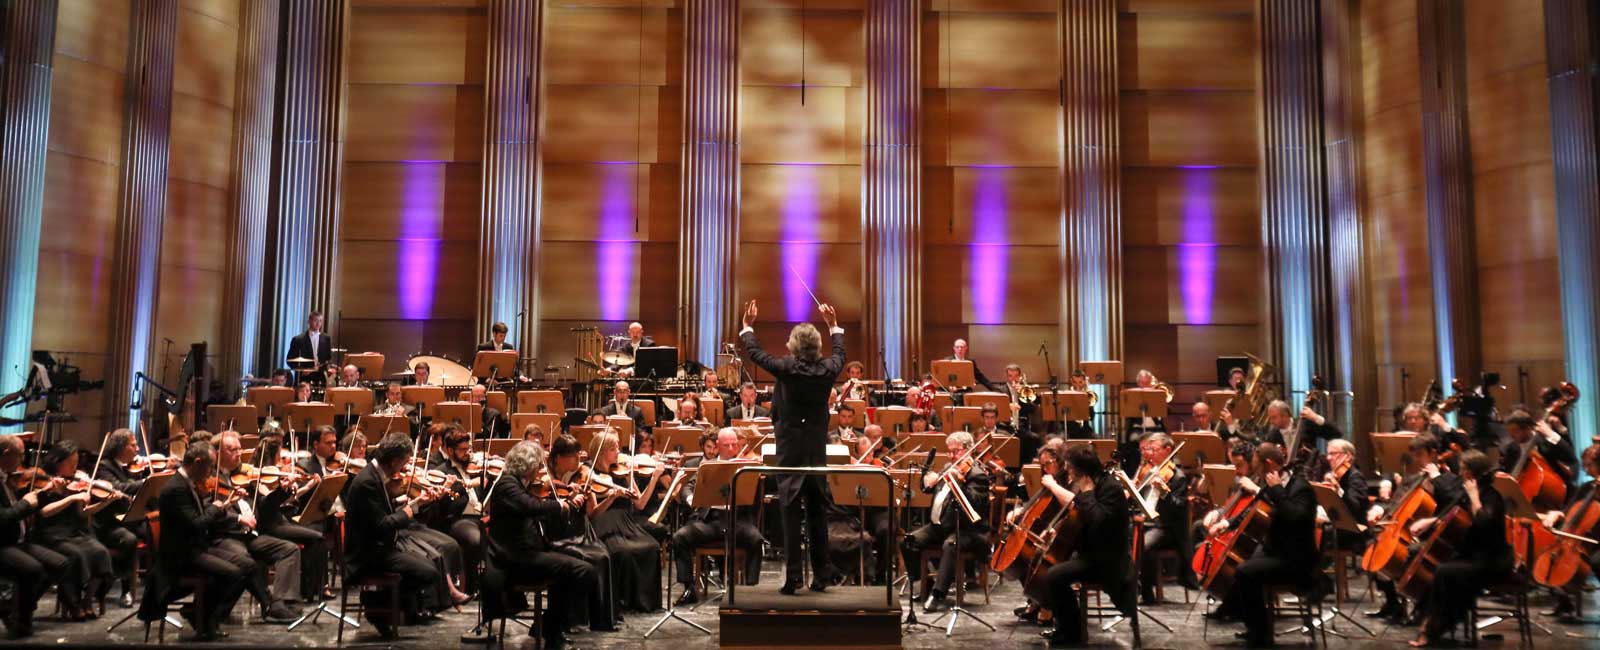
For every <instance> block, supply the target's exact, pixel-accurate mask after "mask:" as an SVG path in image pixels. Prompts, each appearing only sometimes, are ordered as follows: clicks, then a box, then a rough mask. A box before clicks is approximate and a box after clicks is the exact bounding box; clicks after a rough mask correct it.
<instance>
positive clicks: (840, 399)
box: [828, 361, 872, 409]
mask: <svg viewBox="0 0 1600 650" xmlns="http://www.w3.org/2000/svg"><path fill="white" fill-rule="evenodd" d="M865 371H866V366H864V365H862V364H861V362H860V361H851V362H850V363H847V364H844V383H842V384H839V386H838V387H836V388H834V389H833V394H832V396H831V398H830V399H829V400H828V404H829V405H831V406H833V407H834V408H835V409H837V408H839V406H840V405H841V404H844V401H845V400H847V399H852V400H861V401H863V402H865V401H867V400H868V399H869V398H870V397H871V396H872V387H871V386H868V385H867V384H866V380H864V379H863V378H862V374H863V373H864V372H865Z"/></svg>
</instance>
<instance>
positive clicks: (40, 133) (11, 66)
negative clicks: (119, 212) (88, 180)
mask: <svg viewBox="0 0 1600 650" xmlns="http://www.w3.org/2000/svg"><path fill="white" fill-rule="evenodd" d="M0 12H4V14H5V15H4V16H0V161H4V162H3V163H0V368H18V369H22V368H27V367H28V363H29V361H30V352H31V348H32V347H33V303H34V293H35V291H34V290H35V288H36V287H37V286H38V280H39V228H40V226H41V224H42V223H43V220H44V201H43V200H44V168H45V151H46V144H47V142H48V140H49V131H50V80H51V78H52V76H53V72H54V68H52V64H53V63H54V60H55V39H56V0H16V1H15V2H11V3H8V4H7V5H5V6H4V7H0ZM25 377H26V375H25V373H18V372H3V373H0V394H7V393H11V392H13V391H16V390H17V389H20V388H22V384H23V382H24V381H25ZM21 412H22V406H21V405H18V406H17V407H15V408H12V409H7V412H6V413H4V415H5V416H7V417H17V416H18V414H20V413H21ZM0 431H5V429H3V428H0Z"/></svg>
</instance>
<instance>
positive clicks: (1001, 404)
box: [961, 392, 1011, 422]
mask: <svg viewBox="0 0 1600 650" xmlns="http://www.w3.org/2000/svg"><path fill="white" fill-rule="evenodd" d="M989 404H993V405H994V408H995V410H997V411H999V412H1000V413H999V415H1000V420H999V421H1001V422H1010V421H1011V397H1010V396H1008V395H1006V394H1005V393H979V392H974V393H967V394H966V395H963V396H961V405H962V406H967V407H974V406H975V407H978V408H979V409H980V410H981V409H982V408H983V407H984V406H986V405H989Z"/></svg>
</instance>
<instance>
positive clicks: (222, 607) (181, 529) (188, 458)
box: [139, 442, 255, 641]
mask: <svg viewBox="0 0 1600 650" xmlns="http://www.w3.org/2000/svg"><path fill="white" fill-rule="evenodd" d="M215 468H216V457H215V456H214V455H213V454H212V451H211V445H210V444H209V443H206V442H195V443H194V444H191V445H189V448H188V449H187V450H185V451H184V453H183V467H182V468H181V469H179V470H178V471H177V473H176V474H175V475H174V476H173V477H172V479H171V480H168V481H167V484H166V485H165V486H163V487H162V488H161V496H160V497H159V498H158V499H157V508H158V510H159V511H160V512H161V527H162V532H161V543H159V544H157V545H156V569H155V571H154V574H155V578H154V579H153V580H150V581H149V582H148V583H146V588H145V593H144V600H143V601H142V602H141V603H140V606H139V620H141V621H145V622H146V623H150V622H154V621H159V620H161V617H162V616H164V615H166V606H167V604H168V603H171V602H172V601H175V600H177V599H178V598H181V597H182V596H183V594H182V593H180V592H179V590H180V589H181V587H180V586H179V585H178V579H179V578H180V577H181V576H184V575H186V574H189V573H192V572H194V571H198V572H200V573H202V574H204V575H205V576H206V577H207V582H206V604H207V605H208V606H209V607H208V609H209V610H210V611H207V612H203V613H202V612H196V611H195V606H194V605H193V604H190V605H186V606H184V608H183V609H182V610H180V613H181V614H182V615H183V617H184V618H185V619H188V620H189V622H190V623H191V624H192V625H193V626H194V628H195V631H196V633H197V634H196V639H197V640H200V641H210V640H215V639H217V638H219V637H220V636H221V631H220V630H218V629H217V628H218V627H219V626H220V625H221V624H222V622H223V621H224V620H226V619H227V617H228V613H229V612H231V611H233V606H234V604H235V603H237V602H239V596H240V595H241V594H243V593H244V589H245V582H246V581H247V580H248V579H249V576H250V574H251V573H252V572H254V570H255V566H254V563H253V562H249V558H245V559H246V561H247V562H249V563H248V564H247V565H245V566H239V565H237V564H235V563H234V562H233V561H231V560H230V559H228V558H226V557H224V556H223V555H222V554H221V553H220V552H219V549H218V548H217V546H216V544H217V542H218V541H220V539H221V536H222V530H223V528H224V527H226V526H228V525H229V524H231V523H234V522H235V517H234V515H233V514H232V513H230V512H229V511H228V509H229V507H231V506H232V505H233V504H234V503H236V502H238V501H239V500H240V499H241V498H243V497H244V491H243V490H230V491H228V494H227V497H226V498H225V499H223V500H222V501H216V500H215V498H216V495H215V494H214V493H213V492H209V491H205V490H204V489H203V487H202V486H204V484H205V483H206V482H207V478H210V477H213V476H214V472H215ZM202 621H203V622H204V624H201V622H202Z"/></svg>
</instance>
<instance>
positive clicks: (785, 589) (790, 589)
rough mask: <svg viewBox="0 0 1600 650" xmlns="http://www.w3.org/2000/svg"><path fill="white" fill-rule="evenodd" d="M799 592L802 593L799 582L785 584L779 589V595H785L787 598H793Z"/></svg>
mask: <svg viewBox="0 0 1600 650" xmlns="http://www.w3.org/2000/svg"><path fill="white" fill-rule="evenodd" d="M799 591H800V583H798V582H786V583H784V585H783V586H782V587H780V588H779V589H778V593H780V594H783V595H785V596H793V595H795V593H797V592H799Z"/></svg>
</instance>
